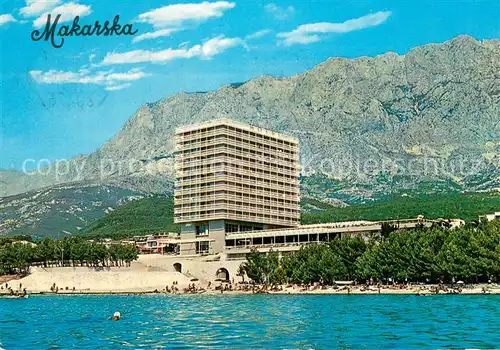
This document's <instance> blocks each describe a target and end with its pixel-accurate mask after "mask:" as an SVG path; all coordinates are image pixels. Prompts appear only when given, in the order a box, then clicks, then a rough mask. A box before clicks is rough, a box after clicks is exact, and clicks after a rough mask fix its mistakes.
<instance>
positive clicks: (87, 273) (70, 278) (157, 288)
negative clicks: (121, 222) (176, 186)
mask: <svg viewBox="0 0 500 350" xmlns="http://www.w3.org/2000/svg"><path fill="white" fill-rule="evenodd" d="M8 283H9V286H10V288H12V289H13V290H14V292H20V291H22V290H23V289H24V288H26V292H27V294H60V295H72V294H79V295H81V294H170V293H171V288H172V285H175V286H176V288H177V291H176V292H175V294H202V295H214V294H216V295H220V294H225V295H240V294H243V295H244V294H277V295H288V294H293V295H300V294H303V295H336V294H337V295H347V294H351V295H378V294H384V295H387V294H400V295H404V294H414V295H417V294H418V295H432V294H434V293H433V292H432V291H431V286H407V287H404V288H396V287H391V286H382V287H381V288H380V289H379V288H377V287H375V286H372V287H369V288H366V287H363V286H349V287H347V286H343V287H338V288H333V287H324V288H319V287H309V288H305V287H299V286H293V287H291V286H285V285H284V286H281V288H279V289H280V290H269V291H267V290H266V291H264V290H259V288H262V287H257V288H256V289H255V292H253V291H252V290H251V286H248V285H247V286H246V287H245V286H244V285H239V284H236V285H233V286H232V287H233V290H224V291H223V292H222V293H221V291H220V290H219V289H217V287H220V286H221V285H222V286H229V284H221V283H220V282H215V281H214V282H211V287H210V288H207V287H208V285H207V284H202V283H200V282H199V281H192V279H190V278H188V277H186V276H185V275H183V274H181V273H178V272H172V271H148V270H147V269H144V268H142V269H141V268H138V267H137V266H136V267H131V268H110V269H107V270H100V271H95V270H92V269H88V268H83V267H79V268H51V269H41V268H39V269H34V271H33V272H32V273H31V274H30V275H29V276H27V277H25V278H22V279H17V280H10V281H9V282H8ZM54 285H55V286H56V287H57V292H55V291H54V290H53V288H51V287H53V286H54ZM190 285H195V287H196V289H197V291H196V292H194V291H193V292H187V293H186V292H185V289H186V288H188V287H189V286H190ZM2 287H4V289H2V290H0V295H1V294H6V293H7V289H6V288H5V283H3V284H2ZM167 287H168V288H169V292H168V293H167V291H166V288H167ZM244 288H247V290H242V289H244ZM483 288H486V290H487V294H500V286H497V285H474V286H472V287H470V288H461V292H460V293H459V294H462V295H464V294H465V295H468V294H481V295H482V294H485V293H484V292H483ZM439 294H453V293H452V292H451V290H450V292H446V291H440V292H439Z"/></svg>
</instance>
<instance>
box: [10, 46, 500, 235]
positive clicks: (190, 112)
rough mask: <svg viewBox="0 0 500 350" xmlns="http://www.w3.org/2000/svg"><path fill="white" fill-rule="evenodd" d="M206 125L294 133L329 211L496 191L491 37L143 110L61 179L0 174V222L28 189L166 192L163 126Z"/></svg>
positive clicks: (340, 63) (496, 77)
mask: <svg viewBox="0 0 500 350" xmlns="http://www.w3.org/2000/svg"><path fill="white" fill-rule="evenodd" d="M214 118H232V119H234V120H237V121H241V122H245V123H249V124H252V125H255V126H260V127H264V128H267V129H272V130H275V131H278V132H282V133H285V134H289V135H293V136H295V137H297V138H298V139H299V140H300V145H301V163H302V168H303V169H302V176H303V181H302V183H303V196H307V197H310V198H314V199H318V200H321V201H324V202H328V203H331V204H334V205H340V206H345V205H352V204H357V203H366V202H369V201H376V200H381V199H383V198H385V197H387V196H388V195H393V194H399V193H400V194H405V193H408V192H411V193H431V192H444V193H446V192H457V191H469V192H474V191H488V190H491V189H495V188H499V187H500V157H499V155H500V41H499V40H483V41H478V40H476V39H474V38H472V37H469V36H459V37H457V38H454V39H452V40H449V41H447V42H445V43H442V44H428V45H424V46H421V47H417V48H414V49H412V50H411V51H409V52H408V53H406V54H404V55H398V54H396V53H392V52H389V53H386V54H383V55H379V56H376V57H360V58H356V59H347V58H331V59H328V60H327V61H325V62H323V63H321V64H319V65H317V66H315V67H313V68H312V69H311V70H308V71H306V72H303V73H301V74H298V75H295V76H292V77H287V78H276V77H271V76H261V77H258V78H255V79H252V80H250V81H247V82H244V83H238V84H231V85H227V86H223V87H221V88H220V89H218V90H217V91H211V92H199V93H180V94H177V95H174V96H171V97H167V98H165V99H162V100H159V101H157V102H154V103H148V104H145V105H143V106H141V107H140V108H139V109H138V110H137V112H136V113H135V114H134V115H133V116H132V117H131V118H130V119H129V121H128V122H127V123H126V124H125V125H124V127H123V128H122V129H121V130H120V131H119V132H118V134H117V135H116V136H115V137H114V138H112V139H111V140H109V141H108V142H106V143H105V144H103V145H102V147H101V148H99V149H98V150H97V151H95V152H93V153H91V154H89V155H81V156H78V157H76V158H74V159H72V160H71V163H70V165H69V168H68V169H69V171H68V173H67V174H65V175H63V176H58V177H57V178H56V176H55V174H54V171H53V168H52V171H49V173H48V175H41V174H23V173H21V172H16V171H0V196H1V197H3V198H2V201H1V202H0V219H3V220H6V219H15V218H16V217H17V216H19V215H21V211H20V209H13V208H14V207H15V208H19V207H16V205H18V204H16V205H14V204H12V203H18V202H19V198H20V196H21V197H23V196H24V197H25V199H26V201H28V202H29V198H32V197H33V196H34V195H33V193H34V192H32V191H40V190H43V191H47V190H48V189H53V192H52V193H53V194H54V193H56V192H58V191H59V189H60V188H61V186H63V187H64V186H71V188H73V189H75V188H78V187H84V188H88V186H96V187H102V186H107V188H108V187H109V188H114V189H120V190H123V191H125V192H124V197H123V198H125V197H127V198H129V197H134V196H140V195H147V194H151V193H153V194H169V193H171V192H172V185H173V161H174V158H173V149H174V139H173V135H174V131H175V129H176V128H177V127H179V126H183V125H186V124H191V123H198V122H203V121H206V120H210V119H214ZM65 166H66V165H65ZM30 191H31V192H30ZM127 191H128V192H127ZM62 192H64V191H62ZM104 192H105V191H104ZM104 192H102V193H104ZM118 192H120V191H118ZM64 193H66V192H64ZM37 198H38V197H37ZM119 200H120V199H119V198H116V202H117V203H118V202H119ZM56 202H57V201H56ZM54 205H55V204H54ZM56 206H57V205H56ZM101 215H104V211H102V213H101ZM18 219H19V218H18ZM18 221H19V220H18ZM20 221H21V222H22V221H23V220H20ZM30 225H33V222H31V224H30ZM69 226H70V225H68V231H69V232H75V230H76V229H75V227H74V225H73V226H72V227H69ZM21 228H22V225H21ZM2 233H9V230H3V232H2V229H1V227H0V234H2Z"/></svg>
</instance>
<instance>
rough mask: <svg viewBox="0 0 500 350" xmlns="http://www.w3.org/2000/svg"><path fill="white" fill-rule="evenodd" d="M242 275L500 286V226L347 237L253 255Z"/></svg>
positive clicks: (263, 279) (274, 280)
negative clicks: (294, 249)
mask: <svg viewBox="0 0 500 350" xmlns="http://www.w3.org/2000/svg"><path fill="white" fill-rule="evenodd" d="M243 272H244V273H246V275H247V276H248V277H249V278H250V279H252V280H253V281H255V282H256V283H269V284H281V283H288V282H294V283H313V282H322V283H326V284H333V283H334V282H335V281H345V280H357V281H359V282H366V281H370V280H373V281H377V282H386V281H390V280H392V281H395V282H432V283H435V282H438V281H442V282H453V280H455V281H458V280H463V281H465V282H472V283H474V282H476V283H477V282H485V281H488V280H490V279H491V280H497V281H500V222H498V221H497V222H491V223H489V224H485V225H480V226H479V227H467V228H458V229H449V230H447V229H442V228H419V229H414V230H397V231H393V232H390V233H388V234H386V235H380V236H379V237H376V238H371V239H369V240H364V239H363V238H361V237H345V238H342V239H336V240H334V241H332V242H330V243H329V244H327V245H312V246H305V247H302V248H301V249H300V250H299V251H298V252H296V253H291V254H288V255H284V256H282V257H281V256H280V255H279V254H278V253H277V252H273V251H271V252H269V253H267V254H260V253H257V252H252V253H251V254H249V255H248V257H247V261H246V262H244V263H243V264H242V265H241V267H240V274H243Z"/></svg>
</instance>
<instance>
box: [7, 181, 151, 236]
mask: <svg viewBox="0 0 500 350" xmlns="http://www.w3.org/2000/svg"><path fill="white" fill-rule="evenodd" d="M140 198H143V196H142V195H141V194H140V193H137V192H134V191H130V190H124V189H122V188H119V187H114V186H101V185H95V184H84V183H78V184H67V185H57V186H53V187H49V188H43V189H39V190H34V191H30V192H26V193H23V194H20V195H15V196H10V197H6V198H1V199H0V236H2V235H7V234H27V235H35V236H54V237H61V236H65V235H71V234H75V233H78V232H80V230H81V229H82V228H84V227H85V226H87V225H88V224H89V223H90V222H93V221H94V220H96V219H97V218H100V217H102V216H103V215H105V214H107V213H109V212H111V211H113V210H114V209H115V208H116V207H118V206H120V205H122V204H125V203H128V202H130V201H132V200H135V199H140Z"/></svg>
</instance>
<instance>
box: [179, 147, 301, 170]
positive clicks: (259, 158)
mask: <svg viewBox="0 0 500 350" xmlns="http://www.w3.org/2000/svg"><path fill="white" fill-rule="evenodd" d="M219 154H220V155H228V154H231V155H233V156H236V157H240V158H245V159H246V160H250V161H251V162H252V163H253V164H262V163H271V164H273V165H281V166H282V167H285V168H286V169H288V170H294V169H298V170H300V165H299V163H298V160H293V159H292V160H288V161H287V160H282V159H279V158H276V157H274V156H273V155H272V154H256V153H251V152H245V151H239V150H236V149H234V148H232V147H226V146H221V147H217V148H214V149H210V150H205V151H200V152H196V153H192V154H189V155H179V156H177V158H176V161H177V162H179V163H183V164H186V163H188V162H189V161H190V160H195V159H199V158H206V157H207V156H213V155H219Z"/></svg>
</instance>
